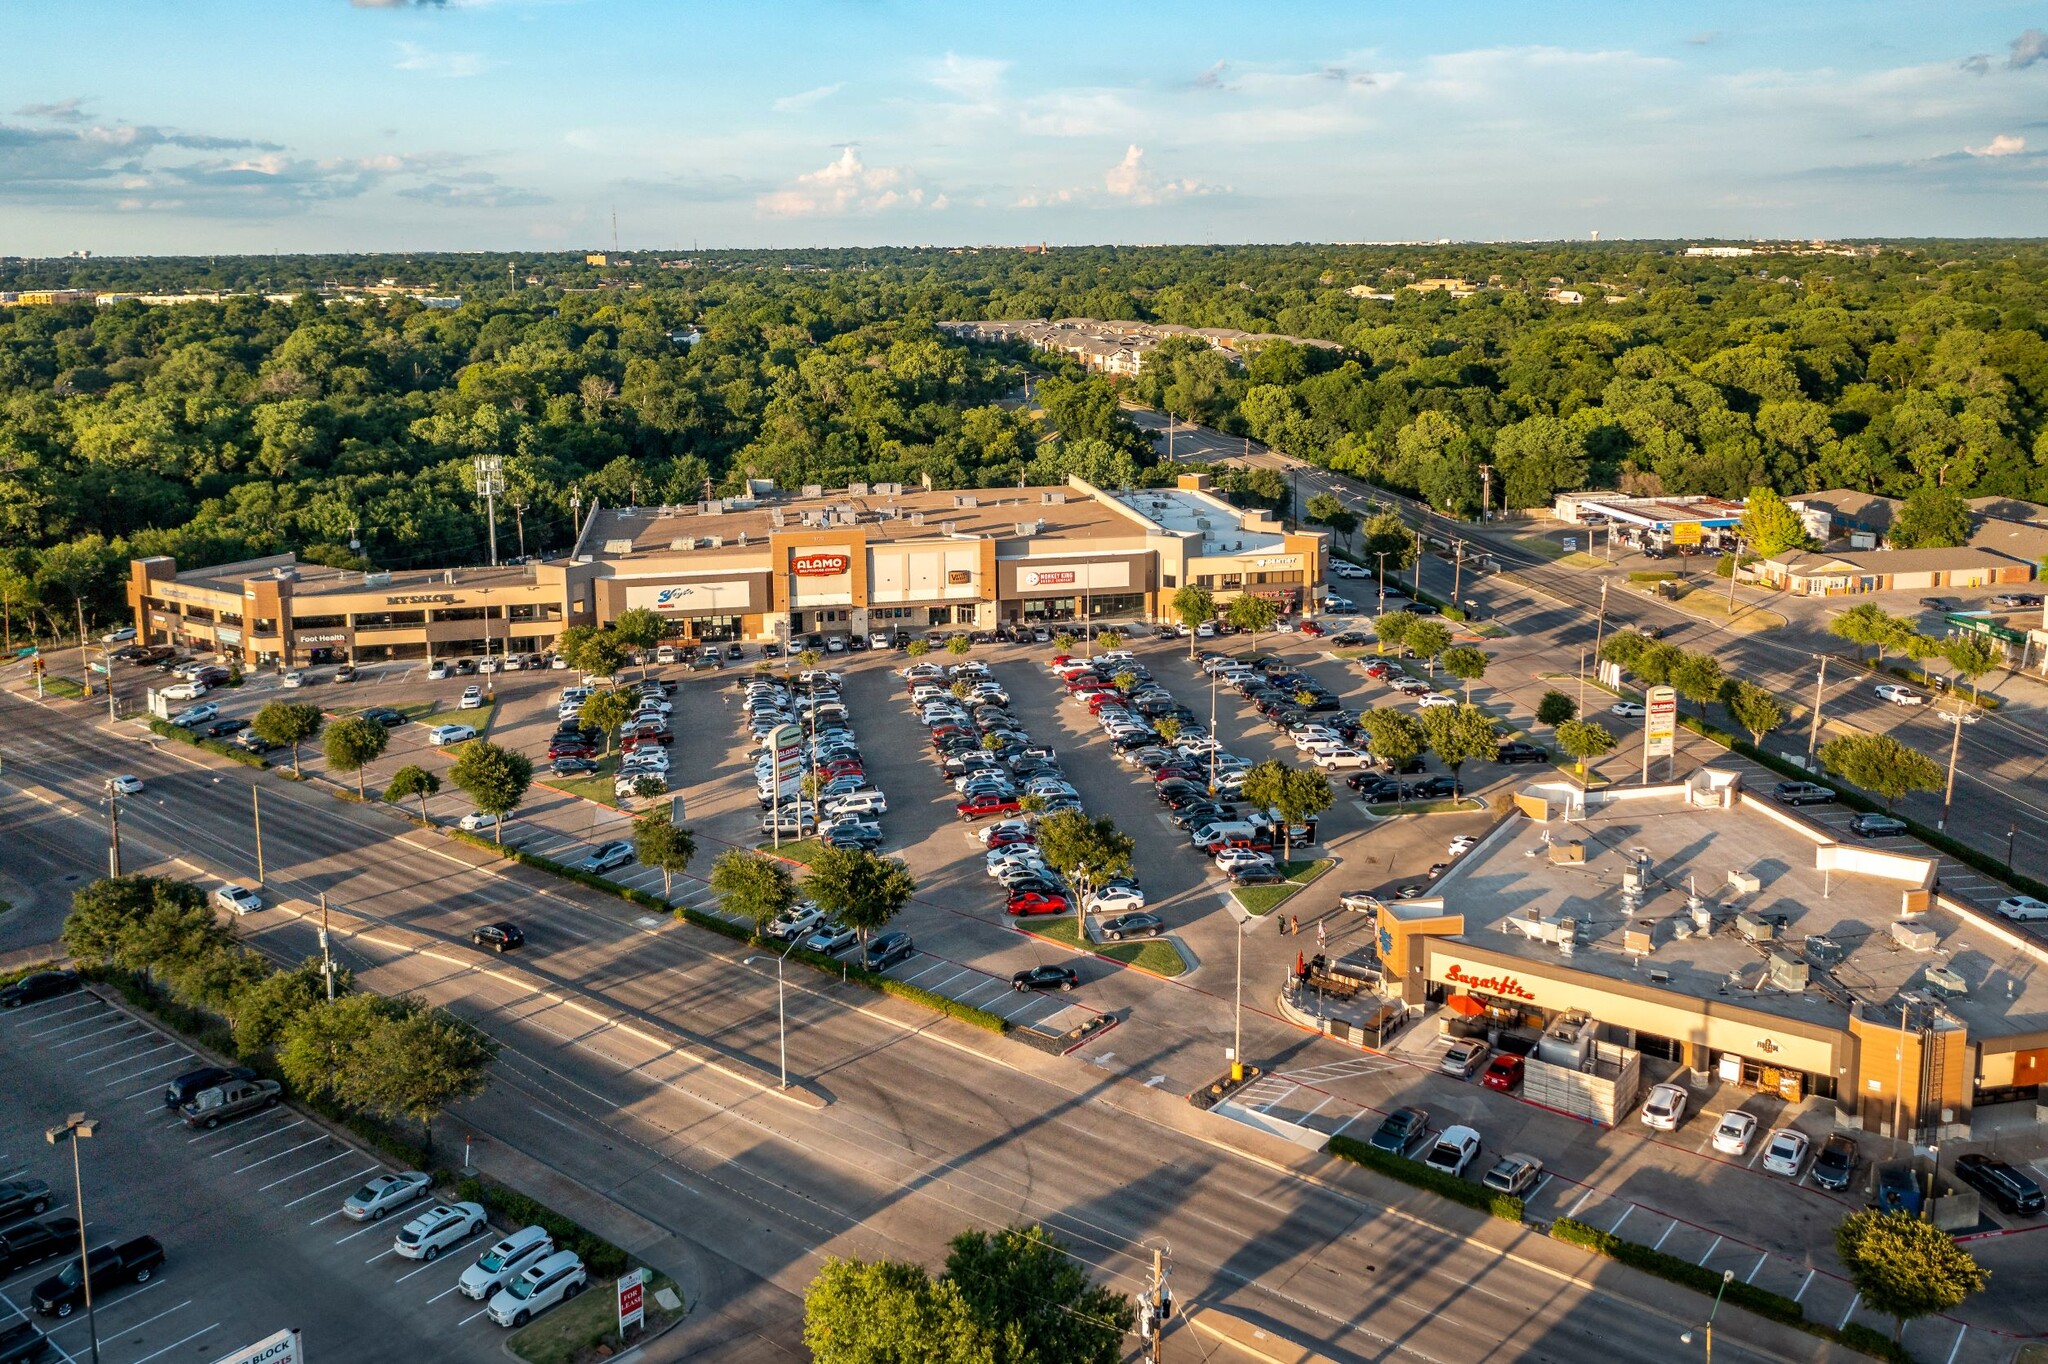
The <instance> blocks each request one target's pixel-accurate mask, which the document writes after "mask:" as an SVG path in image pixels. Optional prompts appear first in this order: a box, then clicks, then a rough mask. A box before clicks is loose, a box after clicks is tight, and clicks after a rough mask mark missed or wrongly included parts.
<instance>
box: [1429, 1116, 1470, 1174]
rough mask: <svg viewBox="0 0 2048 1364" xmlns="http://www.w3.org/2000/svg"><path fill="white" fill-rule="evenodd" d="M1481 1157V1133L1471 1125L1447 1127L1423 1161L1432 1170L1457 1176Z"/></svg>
mask: <svg viewBox="0 0 2048 1364" xmlns="http://www.w3.org/2000/svg"><path fill="white" fill-rule="evenodd" d="M1478 1158H1479V1134H1478V1133H1477V1132H1475V1131H1473V1130H1472V1129H1471V1128H1469V1127H1446V1128H1445V1129H1444V1130H1443V1133H1442V1134H1441V1135H1440V1136H1438V1137H1437V1139H1436V1144H1435V1145H1434V1146H1432V1147H1430V1148H1429V1154H1428V1155H1426V1156H1424V1157H1423V1158H1422V1163H1423V1164H1424V1165H1427V1166H1428V1167H1429V1168H1430V1169H1432V1170H1440V1171H1442V1172H1443V1173H1444V1174H1447V1175H1450V1176H1451V1177H1452V1178H1454V1179H1455V1178H1457V1177H1458V1176H1459V1175H1462V1174H1464V1173H1465V1167H1466V1166H1468V1165H1470V1164H1471V1163H1472V1162H1473V1161H1474V1160H1477V1159H1478Z"/></svg>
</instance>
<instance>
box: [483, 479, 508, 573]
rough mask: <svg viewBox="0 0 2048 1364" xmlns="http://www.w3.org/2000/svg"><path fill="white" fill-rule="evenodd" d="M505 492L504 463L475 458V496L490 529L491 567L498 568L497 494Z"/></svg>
mask: <svg viewBox="0 0 2048 1364" xmlns="http://www.w3.org/2000/svg"><path fill="white" fill-rule="evenodd" d="M504 491H505V461H504V460H502V459H500V458H499V457H498V456H496V455H478V456H477V457H476V495H477V496H478V497H481V498H482V499H483V500H484V517H485V519H486V521H487V523H488V524H489V527H490V536H491V567H492V568H496V567H497V566H498V494H499V493H502V492H504Z"/></svg>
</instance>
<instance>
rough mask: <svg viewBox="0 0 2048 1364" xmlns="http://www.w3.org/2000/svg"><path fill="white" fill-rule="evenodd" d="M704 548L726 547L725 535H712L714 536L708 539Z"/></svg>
mask: <svg viewBox="0 0 2048 1364" xmlns="http://www.w3.org/2000/svg"><path fill="white" fill-rule="evenodd" d="M704 548H706V549H724V548H725V537H724V536H723V535H714V536H712V537H711V538H710V539H708V540H706V541H705V542H704Z"/></svg>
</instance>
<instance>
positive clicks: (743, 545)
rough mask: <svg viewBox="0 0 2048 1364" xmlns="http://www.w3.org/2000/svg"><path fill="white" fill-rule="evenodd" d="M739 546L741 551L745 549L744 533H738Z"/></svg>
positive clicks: (745, 539)
mask: <svg viewBox="0 0 2048 1364" xmlns="http://www.w3.org/2000/svg"><path fill="white" fill-rule="evenodd" d="M739 544H740V548H741V549H745V548H746V547H747V533H746V532H745V531H741V532H740V541H739Z"/></svg>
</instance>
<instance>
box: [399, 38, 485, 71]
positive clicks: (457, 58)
mask: <svg viewBox="0 0 2048 1364" xmlns="http://www.w3.org/2000/svg"><path fill="white" fill-rule="evenodd" d="M488 65H489V63H487V62H485V61H484V59H483V57H482V55H481V54H479V53H475V52H429V51H428V50H427V49H425V48H423V47H421V46H420V45H419V44H418V43H405V42H401V43H400V44H398V60H397V61H395V62H393V63H392V66H394V67H395V68H397V69H398V70H400V71H418V72H422V73H424V74H425V75H429V76H441V77H445V78H449V79H460V78H462V77H464V76H476V75H481V74H482V73H483V71H484V69H485V67H486V66H488Z"/></svg>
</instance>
